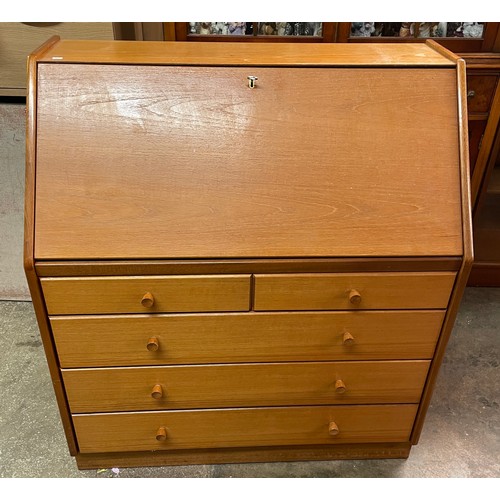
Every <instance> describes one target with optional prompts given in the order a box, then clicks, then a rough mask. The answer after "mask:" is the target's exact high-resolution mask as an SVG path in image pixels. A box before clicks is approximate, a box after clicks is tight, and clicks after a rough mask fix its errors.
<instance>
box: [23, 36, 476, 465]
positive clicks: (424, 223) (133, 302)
mask: <svg viewBox="0 0 500 500" xmlns="http://www.w3.org/2000/svg"><path fill="white" fill-rule="evenodd" d="M465 96H466V92H465V67H464V63H463V61H462V60H461V59H458V58H457V57H455V56H454V55H453V54H451V53H449V52H447V51H446V50H445V49H443V48H441V47H440V46H438V45H437V44H435V43H432V42H431V43H428V44H427V45H425V44H415V45H413V44H404V45H391V44H384V45H377V44H370V45H347V46H346V45H341V44H337V45H322V46H318V45H312V44H311V45H307V46H306V44H297V45H295V44H270V45H265V44H248V45H247V44H244V43H233V44H210V43H198V44H189V43H179V42H178V43H175V42H173V43H163V42H158V43H155V42H151V43H148V42H138V43H137V42H104V41H103V42H98V41H86V42H79V41H60V40H59V39H58V38H53V39H51V40H49V41H48V42H47V43H46V44H45V45H44V46H42V47H41V48H40V49H38V50H37V51H36V52H35V53H34V54H33V55H32V56H31V57H30V59H29V93H28V125H27V127H28V128H27V134H28V141H27V187H26V237H25V268H26V273H27V277H28V281H29V285H30V289H31V293H32V296H33V303H34V306H35V310H36V314H37V318H38V322H39V326H40V331H41V335H42V338H43V342H44V346H45V351H46V355H47V358H48V363H49V368H50V372H51V376H52V380H53V383H54V388H55V393H56V397H57V401H58V404H59V408H60V412H61V418H62V421H63V424H64V429H65V432H66V436H67V440H68V443H69V448H70V452H71V454H73V455H75V456H76V460H77V463H78V466H79V467H81V468H94V467H106V466H134V465H155V464H156V465H161V464H182V463H217V462H235V461H241V462H245V461H274V460H313V459H321V460H325V459H336V458H342V459H343V458H360V457H362V458H377V457H384V458H387V457H395V458H403V457H407V456H408V453H409V451H410V447H411V445H412V444H416V443H417V441H418V439H419V435H420V432H421V430H422V426H423V422H424V417H425V413H426V410H427V407H428V405H429V401H430V398H431V394H432V389H433V386H434V383H435V380H436V376H437V372H438V369H439V365H440V363H441V360H442V357H443V354H444V350H445V346H446V343H447V341H448V337H449V335H450V332H451V329H452V325H453V322H454V319H455V315H456V312H457V308H458V304H459V301H460V298H461V295H462V292H463V289H464V286H465V283H466V280H467V275H468V272H469V270H470V266H471V262H472V251H471V226H470V204H469V186H468V152H467V129H466V123H467V121H466V120H467V116H466V108H465ZM152 452H153V453H152Z"/></svg>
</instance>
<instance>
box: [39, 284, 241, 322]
mask: <svg viewBox="0 0 500 500" xmlns="http://www.w3.org/2000/svg"><path fill="white" fill-rule="evenodd" d="M40 281H41V284H42V289H43V293H44V296H45V302H46V303H47V310H48V312H49V314H96V313H97V314H108V313H144V312H207V311H248V309H249V307H250V276H249V275H212V276H154V277H153V276H131V277H128V276H115V277H112V278H111V277H109V278H105V277H93V278H41V280H40ZM148 293H149V294H150V295H151V296H152V297H153V298H154V301H153V303H152V305H151V306H148V305H147V304H146V305H145V304H143V302H144V300H143V299H144V295H145V294H148Z"/></svg>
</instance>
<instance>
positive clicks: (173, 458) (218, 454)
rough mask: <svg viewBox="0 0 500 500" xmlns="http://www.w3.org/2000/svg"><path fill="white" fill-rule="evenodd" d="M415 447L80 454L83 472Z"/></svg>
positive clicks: (338, 456) (384, 454)
mask: <svg viewBox="0 0 500 500" xmlns="http://www.w3.org/2000/svg"><path fill="white" fill-rule="evenodd" d="M410 448H411V445H410V443H409V442H401V443H366V444H359V443H357V444H335V445H334V446H332V445H331V444H327V445H310V446H306V445H302V446H259V447H254V448H250V447H248V448H212V449H210V448H206V449H201V450H199V449H194V450H168V451H161V450H157V451H156V452H155V453H151V452H149V451H145V452H142V451H136V452H118V453H79V454H78V455H77V456H76V463H77V464H78V468H79V469H101V468H109V469H110V468H112V467H154V466H157V467H160V466H168V465H192V464H228V463H242V462H291V461H305V460H348V459H353V460H363V459H375V458H382V459H388V458H389V459H390V458H393V459H394V458H396V459H402V458H408V455H409V453H410Z"/></svg>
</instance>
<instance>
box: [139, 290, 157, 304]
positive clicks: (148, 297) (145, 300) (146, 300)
mask: <svg viewBox="0 0 500 500" xmlns="http://www.w3.org/2000/svg"><path fill="white" fill-rule="evenodd" d="M154 303H155V298H154V297H153V294H152V293H151V292H146V293H145V294H144V295H143V297H142V299H141V305H142V306H143V307H153V304H154Z"/></svg>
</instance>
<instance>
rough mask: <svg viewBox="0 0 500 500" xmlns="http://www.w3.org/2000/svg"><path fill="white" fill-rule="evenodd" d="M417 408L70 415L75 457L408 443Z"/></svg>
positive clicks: (338, 407)
mask: <svg viewBox="0 0 500 500" xmlns="http://www.w3.org/2000/svg"><path fill="white" fill-rule="evenodd" d="M417 408H418V405H367V406H360V405H357V406H299V407H280V408H248V409H224V410H181V411H178V410H171V411H168V410H164V411H156V412H138V413H125V412H124V413H94V414H84V415H73V423H74V427H75V431H76V435H77V439H78V446H79V450H80V452H81V453H100V452H115V451H156V450H174V449H189V448H191V449H196V448H199V449H203V448H231V447H245V446H250V447H254V446H279V445H312V444H336V443H394V442H395V443H401V442H405V441H408V440H409V438H410V432H411V429H412V426H413V420H414V419H415V415H416V412H417Z"/></svg>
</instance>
